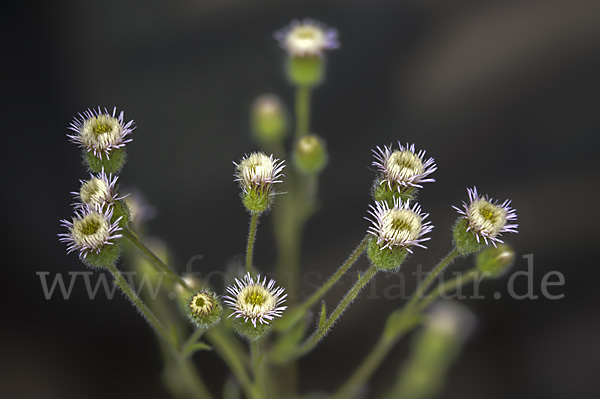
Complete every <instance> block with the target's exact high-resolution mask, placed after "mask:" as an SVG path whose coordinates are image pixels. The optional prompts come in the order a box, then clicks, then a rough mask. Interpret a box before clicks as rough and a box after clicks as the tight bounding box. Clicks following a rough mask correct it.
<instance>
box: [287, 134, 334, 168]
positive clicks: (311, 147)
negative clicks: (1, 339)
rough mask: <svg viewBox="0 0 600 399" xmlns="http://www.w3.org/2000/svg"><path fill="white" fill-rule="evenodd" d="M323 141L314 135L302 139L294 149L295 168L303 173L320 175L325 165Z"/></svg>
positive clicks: (325, 157) (325, 150) (325, 153)
mask: <svg viewBox="0 0 600 399" xmlns="http://www.w3.org/2000/svg"><path fill="white" fill-rule="evenodd" d="M327 158H328V157H327V148H326V146H325V141H324V140H323V139H322V138H321V137H319V136H317V135H316V134H309V135H307V136H304V137H302V138H301V139H300V140H298V142H297V143H296V146H295V148H294V162H295V164H296V168H297V169H298V170H299V171H301V172H304V173H307V174H313V173H320V172H321V171H322V170H323V168H325V165H326V164H327Z"/></svg>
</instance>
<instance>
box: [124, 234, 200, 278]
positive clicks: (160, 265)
mask: <svg viewBox="0 0 600 399" xmlns="http://www.w3.org/2000/svg"><path fill="white" fill-rule="evenodd" d="M122 232H123V236H125V237H126V238H127V239H128V240H129V242H131V243H132V244H133V245H134V246H135V247H136V248H137V249H138V250H139V251H140V252H141V253H143V254H144V255H146V256H147V257H148V259H150V260H151V261H152V263H154V265H155V266H156V267H158V268H159V269H160V270H162V271H163V272H165V273H167V274H168V275H169V276H170V277H171V278H172V279H173V280H175V281H177V282H178V283H179V284H181V285H182V286H183V287H185V288H187V289H190V286H189V285H188V283H186V281H185V280H184V279H183V278H182V277H181V276H180V275H178V274H177V273H175V272H174V271H173V269H171V268H170V267H169V266H168V265H167V264H166V263H165V262H163V261H162V260H161V259H160V258H159V257H158V256H156V254H155V253H154V252H152V251H151V250H150V248H148V247H147V246H146V245H145V244H144V243H143V242H142V240H140V238H139V237H138V235H137V234H136V233H134V232H133V231H131V230H130V229H129V228H128V227H124V228H123V230H122Z"/></svg>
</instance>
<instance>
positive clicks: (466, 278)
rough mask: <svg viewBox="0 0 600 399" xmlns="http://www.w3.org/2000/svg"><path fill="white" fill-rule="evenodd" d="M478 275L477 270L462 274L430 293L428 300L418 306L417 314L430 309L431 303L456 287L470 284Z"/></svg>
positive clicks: (425, 299)
mask: <svg viewBox="0 0 600 399" xmlns="http://www.w3.org/2000/svg"><path fill="white" fill-rule="evenodd" d="M478 275H479V271H478V270H477V269H472V270H469V271H468V272H466V273H463V274H461V275H460V276H457V277H455V278H453V279H452V280H448V281H446V282H444V283H442V285H440V286H439V287H438V289H437V290H436V291H435V292H432V293H430V294H429V295H428V296H427V297H426V298H423V300H421V302H419V303H418V304H417V309H416V310H417V312H422V311H423V310H425V309H427V307H429V305H431V303H433V302H434V301H435V300H436V299H438V298H439V297H440V295H442V294H445V293H447V292H449V291H451V290H453V289H454V288H456V287H460V286H462V285H464V284H468V283H470V282H471V281H473V279H474V278H475V277H477V276H478Z"/></svg>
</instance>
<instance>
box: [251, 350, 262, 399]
mask: <svg viewBox="0 0 600 399" xmlns="http://www.w3.org/2000/svg"><path fill="white" fill-rule="evenodd" d="M250 353H251V356H252V370H253V373H254V389H255V392H256V395H257V397H258V398H261V399H262V398H263V397H264V396H265V386H264V376H263V374H264V369H263V367H264V366H263V355H262V353H261V350H260V341H259V340H256V341H252V343H250Z"/></svg>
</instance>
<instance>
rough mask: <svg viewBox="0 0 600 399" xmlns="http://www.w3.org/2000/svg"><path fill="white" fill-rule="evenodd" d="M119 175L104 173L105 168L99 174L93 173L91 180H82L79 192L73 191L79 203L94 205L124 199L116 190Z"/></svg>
mask: <svg viewBox="0 0 600 399" xmlns="http://www.w3.org/2000/svg"><path fill="white" fill-rule="evenodd" d="M118 178H119V177H118V176H114V177H113V175H112V174H108V175H107V174H106V173H104V170H103V171H102V172H100V173H99V174H97V175H93V174H92V175H91V177H90V179H89V180H80V183H81V188H80V189H79V192H72V193H71V194H73V195H74V196H75V199H76V200H77V202H78V203H79V205H83V204H89V205H92V206H95V205H100V206H103V205H105V204H109V205H110V204H113V203H114V202H115V201H117V200H120V199H123V198H124V197H119V195H118V194H117V192H116V189H115V187H116V184H117V180H118Z"/></svg>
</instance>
